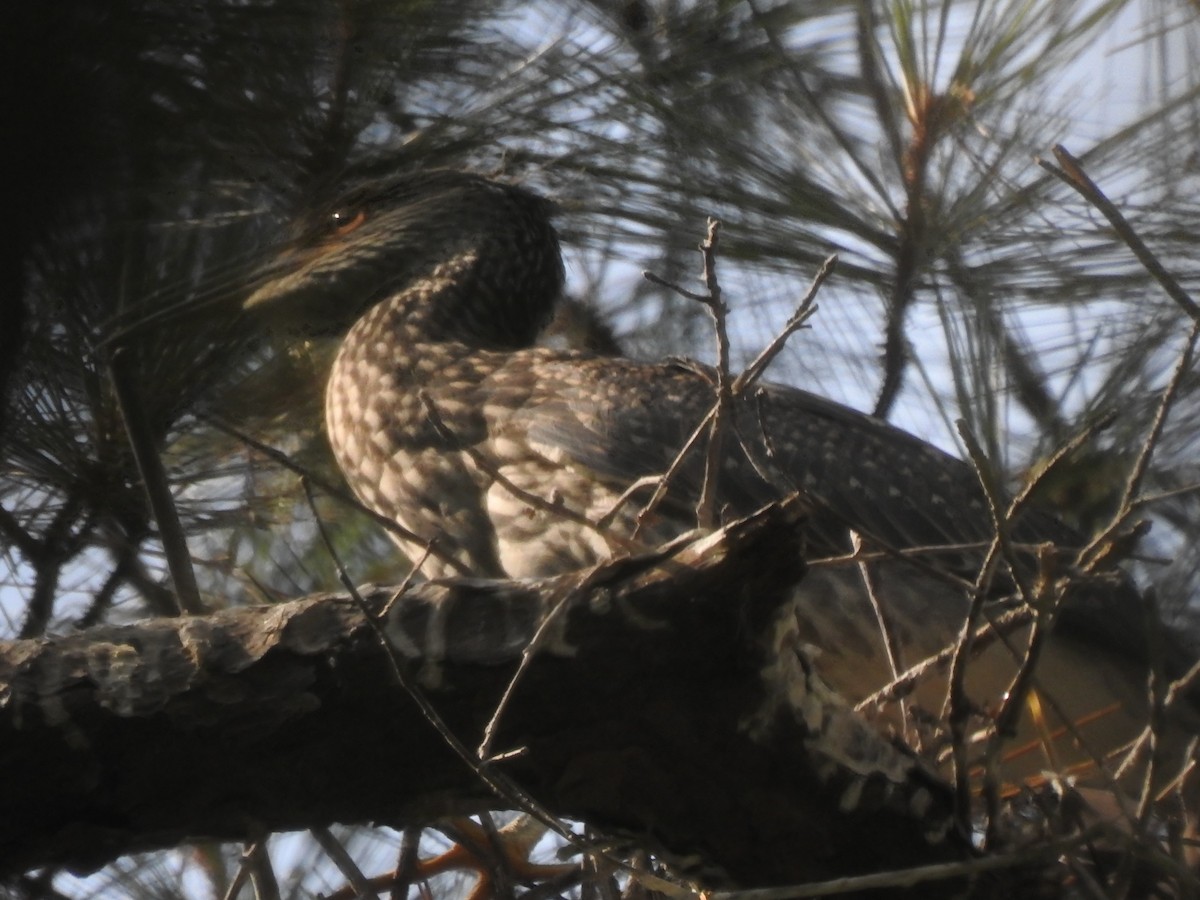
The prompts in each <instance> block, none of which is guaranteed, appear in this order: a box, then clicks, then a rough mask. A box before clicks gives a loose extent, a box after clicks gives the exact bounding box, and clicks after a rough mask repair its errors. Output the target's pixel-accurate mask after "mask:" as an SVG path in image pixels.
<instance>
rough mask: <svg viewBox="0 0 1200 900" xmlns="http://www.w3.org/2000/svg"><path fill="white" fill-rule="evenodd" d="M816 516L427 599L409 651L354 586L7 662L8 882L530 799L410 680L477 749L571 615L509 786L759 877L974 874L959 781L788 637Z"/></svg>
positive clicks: (741, 526) (658, 846)
mask: <svg viewBox="0 0 1200 900" xmlns="http://www.w3.org/2000/svg"><path fill="white" fill-rule="evenodd" d="M798 519H799V512H798V510H797V509H796V508H794V507H786V506H785V507H772V508H769V509H767V510H765V511H764V512H762V513H760V514H759V515H757V516H755V517H752V518H751V519H748V520H745V521H743V522H741V523H737V524H736V525H733V526H730V527H729V528H726V529H724V530H722V531H721V532H719V533H717V534H716V535H714V536H710V537H708V538H703V539H701V540H699V541H696V542H693V543H690V544H682V545H680V546H678V547H677V548H675V549H674V550H673V551H671V552H669V553H664V554H660V555H659V556H656V557H654V558H644V559H637V560H625V561H618V562H614V563H611V564H608V565H605V566H602V567H599V568H597V569H594V570H590V571H587V572H582V573H579V574H577V575H572V576H569V577H561V578H557V579H553V580H548V581H545V582H540V583H536V584H534V583H520V584H518V583H507V582H503V583H499V582H482V581H468V580H454V581H445V582H435V583H426V584H423V585H420V586H417V587H415V588H412V589H411V590H410V591H408V592H407V593H406V594H405V595H404V596H403V597H402V598H401V599H400V600H398V601H397V602H395V603H394V604H392V605H391V607H390V609H389V610H388V611H387V612H386V614H384V615H383V616H382V617H379V618H377V620H376V621H378V622H379V623H380V625H381V626H382V628H383V633H385V634H386V635H387V638H388V643H390V645H391V647H392V648H393V649H392V654H391V655H389V652H387V651H386V650H385V645H384V642H383V641H381V639H380V633H379V631H378V630H377V629H375V628H373V627H372V625H371V623H370V622H369V621H368V620H367V619H366V618H365V617H364V615H363V614H362V612H361V611H360V606H359V604H358V602H357V601H356V600H354V599H353V598H350V597H347V596H344V595H323V596H314V597H307V598H304V599H300V600H296V601H293V602H289V603H283V604H280V605H277V606H271V607H260V608H241V609H231V610H226V611H224V612H220V613H217V614H215V615H211V616H204V617H187V618H180V619H156V620H150V621H146V622H141V623H138V624H135V625H130V626H125V627H101V628H94V629H90V630H88V631H84V632H81V633H78V634H74V635H70V636H67V637H60V638H52V639H43V640H29V641H15V642H10V643H6V644H2V645H0V769H2V771H4V772H5V773H6V779H5V780H6V785H5V787H4V789H3V791H2V792H0V871H3V872H6V873H9V874H12V873H16V872H20V871H24V870H28V869H30V868H33V867H39V866H45V865H62V866H69V867H71V868H73V869H82V870H86V869H89V868H91V867H95V866H99V865H101V864H103V863H105V862H107V861H109V860H111V859H113V858H115V857H117V856H118V855H121V854H125V853H130V852H133V851H141V850H148V849H152V848H157V847H167V846H172V845H175V844H177V843H179V842H181V841H184V840H187V839H197V838H217V839H230V840H247V839H253V838H254V837H255V836H258V835H261V834H263V833H264V832H268V831H275V830H286V829H298V828H304V827H308V826H314V825H322V824H329V823H333V822H343V823H370V822H374V823H382V824H389V825H393V826H403V825H405V824H411V823H419V822H424V821H429V820H431V819H433V818H436V817H439V816H444V815H448V814H451V813H461V812H465V811H470V810H479V809H483V808H511V807H512V806H513V802H512V800H511V798H505V797H503V796H497V795H496V794H495V793H494V792H493V791H491V790H490V789H489V788H488V787H487V786H486V785H485V784H484V781H483V780H482V779H481V777H480V775H479V774H478V773H477V772H476V771H474V770H473V768H472V767H471V766H468V765H467V764H466V763H464V762H463V760H462V759H460V758H459V757H457V756H456V755H455V754H454V753H453V752H451V750H450V749H449V748H448V746H447V742H446V740H445V738H444V737H443V736H442V735H441V734H439V732H438V731H437V730H436V729H435V728H434V727H433V726H432V725H431V724H430V722H429V721H428V720H427V718H426V716H425V715H423V713H422V712H421V710H420V708H419V707H418V704H417V703H416V702H415V701H414V699H413V696H412V694H411V692H410V690H411V687H412V686H413V685H415V686H417V687H418V688H419V691H420V692H421V693H422V694H423V695H424V696H425V697H426V698H427V699H428V700H429V702H430V703H431V704H432V705H433V706H434V707H435V708H436V710H437V712H438V714H439V715H440V716H441V718H442V719H443V720H444V722H445V724H446V725H447V726H448V727H449V728H450V729H451V730H452V731H453V732H454V734H456V735H457V736H458V737H459V738H460V739H461V740H462V741H463V742H464V743H465V744H466V745H467V746H468V747H471V748H474V747H476V746H477V745H478V743H479V741H480V738H481V735H482V732H483V728H484V726H485V724H486V723H487V722H488V720H489V719H490V718H491V716H492V714H493V712H494V711H495V709H496V706H497V703H498V702H499V699H500V697H501V695H502V693H503V692H504V689H505V687H506V686H507V685H509V683H510V681H511V680H512V679H513V676H514V672H515V671H516V669H517V666H518V664H519V662H520V660H521V657H522V653H523V651H524V650H525V649H526V648H527V647H528V646H529V644H530V642H531V640H533V637H534V634H535V632H536V631H537V630H538V627H539V625H541V624H542V623H543V621H544V620H545V619H546V617H547V615H548V614H551V613H554V615H553V617H552V622H551V624H550V625H549V626H548V627H546V628H545V629H544V632H543V635H542V637H541V638H540V639H539V642H538V644H537V647H536V650H535V651H534V652H533V653H532V656H531V660H530V663H529V665H528V667H527V668H526V669H525V671H524V672H523V673H522V674H521V675H520V677H519V679H518V680H517V682H516V687H515V690H514V691H513V693H512V696H511V698H510V701H509V703H508V705H507V706H506V708H505V709H504V711H503V713H502V714H501V716H500V717H499V727H498V730H497V732H496V735H495V740H494V742H493V744H492V751H493V752H503V751H509V750H516V749H519V750H520V752H519V753H518V754H515V755H513V756H510V757H507V758H506V759H504V760H503V761H501V762H496V763H493V764H492V765H491V767H490V771H494V772H496V773H497V774H498V775H500V776H503V777H504V778H509V779H511V780H512V781H513V782H515V783H517V784H519V785H520V786H521V787H522V788H523V789H524V790H525V791H527V792H528V794H529V795H530V796H532V797H533V798H534V799H535V800H536V801H537V802H538V803H539V804H541V805H542V806H544V807H545V808H546V809H548V810H550V811H551V812H553V813H554V814H556V815H559V816H564V817H571V818H575V819H581V820H585V821H587V822H589V823H590V824H591V825H593V826H596V827H598V828H601V829H607V830H610V831H612V832H615V833H619V834H621V835H623V836H625V837H626V838H629V837H632V839H633V840H634V841H636V842H637V843H640V844H641V845H643V846H645V847H647V848H648V849H651V850H653V851H655V852H659V853H662V854H664V855H665V856H666V857H667V858H668V859H672V860H675V861H676V862H677V863H678V864H679V865H680V866H681V867H683V868H684V869H686V870H687V871H689V872H690V873H691V874H693V875H697V876H699V877H700V878H701V879H702V880H703V881H707V882H713V883H731V884H735V885H740V886H758V885H772V884H784V883H793V882H797V881H803V880H807V879H821V878H829V877H833V876H840V875H847V874H852V873H861V872H868V871H875V870H881V869H885V868H888V867H894V866H907V865H911V864H914V863H929V862H935V861H941V860H947V859H961V858H963V857H965V856H966V855H967V853H968V851H967V849H966V848H965V846H964V843H963V841H962V840H961V839H960V838H958V837H957V836H956V835H955V833H954V832H953V831H952V830H951V829H949V826H948V823H949V821H950V813H951V808H952V803H951V795H950V793H949V791H948V790H947V788H946V787H945V786H944V785H943V784H942V783H940V782H939V781H938V780H937V779H936V778H934V777H933V776H931V775H929V774H928V773H927V772H926V771H925V770H924V769H922V768H921V766H920V765H919V764H918V763H917V762H916V760H915V759H914V758H913V757H912V756H911V755H910V754H908V753H907V752H906V751H905V750H904V749H902V748H897V747H895V746H893V745H892V744H890V743H888V742H887V741H885V740H883V739H882V738H880V737H879V736H878V735H877V734H876V733H875V732H874V731H872V730H871V729H869V728H868V727H866V726H865V725H864V724H863V723H862V722H861V721H860V720H859V719H858V718H857V717H856V716H854V715H853V713H852V712H851V711H850V710H849V709H848V708H847V707H845V706H844V705H843V704H842V703H841V702H840V701H839V700H838V698H837V697H835V696H833V695H832V694H831V693H830V692H829V691H828V689H827V688H825V687H824V686H823V685H822V684H821V683H820V681H819V680H818V679H817V678H816V676H815V675H814V674H813V673H812V670H811V667H810V666H809V665H808V660H807V659H806V658H805V655H804V653H803V651H802V648H799V647H777V646H775V645H774V644H775V642H774V641H773V635H774V634H775V633H776V631H775V629H774V627H773V626H774V623H775V622H776V621H777V619H778V616H779V615H780V610H781V608H783V607H784V604H785V603H786V597H787V589H788V586H789V585H791V584H793V583H794V582H795V581H796V579H797V578H799V577H802V564H801V563H800V561H799V560H798V559H797V555H796V553H795V551H794V547H795V540H796V535H795V529H796V527H797V522H798ZM391 595H392V591H390V590H388V589H383V588H373V589H368V590H365V591H364V592H363V598H364V599H365V601H366V603H367V604H368V606H369V607H370V608H371V609H372V610H374V611H379V610H382V609H383V608H384V607H385V606H386V604H387V601H388V600H389V599H390V598H391ZM555 611H556V612H555ZM397 659H398V660H400V661H402V663H403V666H402V669H403V671H404V672H405V673H406V679H405V680H406V681H407V682H409V684H410V688H409V689H406V688H405V687H404V686H403V685H402V684H401V683H400V681H399V680H398V677H397V674H396V671H395V668H394V666H393V662H394V661H395V660H397Z"/></svg>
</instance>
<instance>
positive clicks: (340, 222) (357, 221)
mask: <svg viewBox="0 0 1200 900" xmlns="http://www.w3.org/2000/svg"><path fill="white" fill-rule="evenodd" d="M365 221H367V214H366V213H365V212H363V211H362V210H361V209H360V210H338V211H337V212H335V213H334V214H333V215H332V216H330V217H329V224H330V225H332V226H333V233H334V234H336V235H337V236H338V237H344V236H346V235H347V234H350V232H352V231H354V230H356V229H357V228H358V226H359V225H361V224H362V223H363V222H365Z"/></svg>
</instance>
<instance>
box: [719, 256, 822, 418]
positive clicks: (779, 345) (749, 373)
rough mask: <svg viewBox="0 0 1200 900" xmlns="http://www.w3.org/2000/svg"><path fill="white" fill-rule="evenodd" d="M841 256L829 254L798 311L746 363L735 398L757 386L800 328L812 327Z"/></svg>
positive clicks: (801, 301)
mask: <svg viewBox="0 0 1200 900" xmlns="http://www.w3.org/2000/svg"><path fill="white" fill-rule="evenodd" d="M837 262H838V256H837V254H836V253H834V254H831V255H830V256H827V257H825V261H824V262H822V263H821V268H819V269H818V270H817V274H816V275H815V276H813V280H812V284H811V285H809V287H808V291H807V292H805V294H804V296H803V297H801V298H800V303H799V304H798V305H797V306H796V309H795V311H794V312H793V313H792V314H791V316H790V317H788V320H787V322H785V323H784V325H783V328H782V329H781V330H780V332H779V334H777V335H775V337H774V338H772V339H771V343H769V344H767V346H766V347H764V348H763V351H762V353H760V354H758V356H757V357H756V358H755V360H754V362H752V363H750V365H748V366H746V369H745V371H743V372H742V373H741V374H740V375H738V377H737V378H735V379H734V381H733V395H734V396H735V397H737V396H740V395H742V394H743V393H745V392H746V391H747V390H748V389H749V388H751V387H753V386H754V384H755V382H757V381H758V379H759V378H761V377H762V374H763V373H764V372H765V371H766V370H767V367H768V366H770V365H771V363H773V362H774V361H775V357H776V356H778V355H779V354H780V352H781V351H782V350H783V348H784V347H785V346H786V345H787V342H788V338H790V337H791V336H792V335H793V334H795V333H796V332H797V331H800V330H801V329H802V328H807V327H808V320H809V319H811V318H812V317H813V316H814V315H816V313H817V309H818V307H817V293H818V292H819V291H820V290H821V285H823V284H824V283H825V282H826V280H827V279H828V278H829V276H830V275H832V274H833V271H834V269H835V268H837Z"/></svg>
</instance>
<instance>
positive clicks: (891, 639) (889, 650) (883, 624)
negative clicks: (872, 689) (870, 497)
mask: <svg viewBox="0 0 1200 900" xmlns="http://www.w3.org/2000/svg"><path fill="white" fill-rule="evenodd" d="M850 539H851V541H852V543H853V547H854V553H855V555H856V556H857V554H859V553H861V552H862V549H863V539H862V535H860V534H859V533H858V532H857V531H852V532H850ZM857 565H858V574H859V577H860V578H861V580H862V584H863V590H864V591H865V592H866V594H867V599H868V600H869V601H870V603H871V608H872V609H873V610H874V611H875V622H876V624H878V626H879V637H880V639H881V640H882V641H883V647H884V651H885V652H886V654H887V661H888V674H889V675H890V677H891V679H892V680H893V681H895V680H896V679H897V678H898V677H899V676H900V673H901V672H902V671H904V666H905V663H904V654H903V651H902V649H901V646H900V640H899V638H898V637H897V635H896V629H895V626H894V625H893V624H892V620H891V618H890V617H889V616H888V611H887V609H886V606H885V604H884V603H883V601H882V600H881V599H880V597H879V593H878V591H876V589H875V588H876V585H875V575H874V572H873V571H872V570H871V565H870V563H868V562H866V561H864V560H862V559H859V560H858V563H857ZM900 723H901V726H900V727H901V728H902V729H903V731H904V736H905V742H906V743H907V742H909V740H908V726H909V722H908V711H907V708H906V704H905V703H904V701H903V700H901V701H900Z"/></svg>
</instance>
